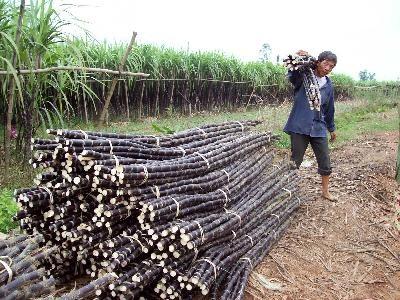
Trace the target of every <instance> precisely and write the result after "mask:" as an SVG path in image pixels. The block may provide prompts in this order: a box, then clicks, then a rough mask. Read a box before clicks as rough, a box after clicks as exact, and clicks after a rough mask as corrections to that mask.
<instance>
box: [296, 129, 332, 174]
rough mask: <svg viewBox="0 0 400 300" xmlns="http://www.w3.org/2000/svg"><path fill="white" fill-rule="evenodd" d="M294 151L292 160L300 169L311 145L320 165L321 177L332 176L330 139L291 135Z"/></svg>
mask: <svg viewBox="0 0 400 300" xmlns="http://www.w3.org/2000/svg"><path fill="white" fill-rule="evenodd" d="M290 142H291V149H292V157H291V159H292V160H293V161H294V162H295V163H296V166H297V168H299V167H300V165H301V163H302V161H303V157H304V153H305V152H306V149H307V147H308V144H311V147H312V149H313V151H314V154H315V157H316V159H317V163H318V173H319V174H320V175H330V174H331V173H332V168H331V160H330V158H329V148H328V139H327V138H326V137H311V136H309V135H304V134H298V133H290Z"/></svg>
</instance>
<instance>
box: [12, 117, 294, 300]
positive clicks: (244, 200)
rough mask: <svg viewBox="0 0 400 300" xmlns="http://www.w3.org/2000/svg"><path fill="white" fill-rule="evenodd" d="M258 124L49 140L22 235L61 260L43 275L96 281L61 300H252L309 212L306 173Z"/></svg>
mask: <svg viewBox="0 0 400 300" xmlns="http://www.w3.org/2000/svg"><path fill="white" fill-rule="evenodd" d="M258 123H259V122H257V121H244V122H226V123H222V124H211V125H206V126H202V127H199V128H194V129H190V130H186V131H182V132H179V133H176V134H172V135H168V136H160V137H157V136H143V135H127V134H113V133H99V132H84V131H78V130H49V133H50V134H53V135H56V137H55V139H35V140H33V145H32V148H33V149H34V150H36V152H35V153H34V156H33V158H32V161H31V163H32V165H33V167H35V168H38V167H41V168H43V171H42V173H41V174H39V175H38V176H37V178H36V179H35V183H36V186H35V187H32V188H28V189H21V190H18V191H16V199H17V202H18V204H19V206H20V208H21V210H20V211H19V212H18V214H17V215H16V217H15V218H16V219H17V220H19V221H20V224H21V228H22V229H24V230H25V231H26V232H27V233H29V234H41V236H42V237H43V240H44V241H43V242H42V244H44V245H46V247H48V248H50V249H54V250H53V252H52V253H51V255H50V257H49V259H48V263H47V264H46V265H45V266H44V267H45V274H46V275H47V276H50V275H51V276H53V277H54V278H56V279H57V280H63V281H68V280H69V279H70V278H72V277H73V276H79V275H88V276H89V278H91V281H90V282H89V283H88V284H87V285H85V286H83V287H82V288H80V289H75V290H74V291H72V292H70V293H68V294H65V295H63V296H62V298H63V299H84V298H102V299H103V298H118V299H134V298H139V297H140V296H143V297H145V298H149V299H153V298H155V299H160V298H161V299H189V298H191V297H192V295H194V294H195V293H199V292H201V293H202V294H204V295H206V294H211V295H213V296H214V297H216V298H218V297H224V299H232V297H231V295H233V294H234V295H236V296H235V299H236V298H238V299H239V298H241V297H242V296H243V291H244V287H245V283H246V281H247V277H248V276H249V273H250V272H251V270H252V269H253V268H254V266H255V265H256V264H257V263H258V262H259V261H260V260H261V259H262V257H263V256H264V255H265V254H266V253H267V252H268V249H269V248H270V246H271V245H272V244H273V242H274V241H276V240H277V239H278V238H279V236H280V235H281V233H282V231H283V230H284V229H285V227H286V226H287V224H288V220H289V219H290V216H291V214H292V212H293V211H294V210H295V209H296V208H297V207H298V206H299V205H300V203H301V198H300V197H299V196H298V195H297V193H298V191H297V190H298V187H297V184H298V180H299V178H298V177H297V174H296V171H294V170H293V168H292V165H291V164H290V163H288V162H280V161H277V159H276V158H275V157H274V153H273V150H272V147H271V144H272V141H273V140H275V139H276V137H275V136H274V135H272V134H271V133H263V134H262V133H250V132H249V129H250V128H251V127H253V126H255V125H257V124H258Z"/></svg>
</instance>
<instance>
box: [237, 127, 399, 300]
mask: <svg viewBox="0 0 400 300" xmlns="http://www.w3.org/2000/svg"><path fill="white" fill-rule="evenodd" d="M397 142H398V134H397V133H395V132H394V133H385V134H376V135H373V136H365V137H362V138H360V139H359V140H358V141H354V142H351V143H348V144H346V145H343V146H341V147H339V148H336V149H334V150H333V151H332V157H331V158H332V165H333V167H334V173H333V174H332V181H331V191H332V193H333V194H334V195H335V196H337V197H338V199H339V201H338V202H337V203H333V202H330V201H327V200H324V199H322V198H321V197H320V178H319V175H318V174H316V166H315V160H314V159H313V157H312V153H311V152H307V155H308V159H309V160H310V161H312V162H313V164H312V165H311V166H309V167H302V168H301V171H300V172H301V174H302V175H303V177H304V179H305V180H304V182H303V183H302V190H303V193H304V194H305V195H306V197H307V198H308V201H307V202H306V203H304V204H302V206H301V207H300V209H299V210H298V211H297V213H296V215H295V216H294V218H293V221H292V223H291V225H290V227H289V228H288V230H287V232H286V233H285V234H284V235H283V237H282V238H281V239H280V240H279V242H278V243H277V244H276V245H275V246H274V247H273V249H272V250H271V251H270V253H269V255H268V256H267V257H266V258H265V259H264V260H263V262H262V263H261V264H260V265H259V266H257V268H256V269H255V272H253V273H252V275H251V277H250V282H249V284H248V288H247V290H246V295H245V299H246V300H250V299H282V300H283V299H285V300H290V299H354V300H355V299H357V300H358V299H359V300H361V299H363V300H367V299H368V300H371V299H400V231H399V230H398V229H396V226H395V225H394V220H395V218H396V216H395V214H396V210H397V212H398V210H399V209H400V208H399V205H400V189H399V186H398V185H397V184H396V182H395V180H394V179H393V177H394V174H395V165H396V153H397ZM397 217H398V216H397ZM260 275H261V276H260Z"/></svg>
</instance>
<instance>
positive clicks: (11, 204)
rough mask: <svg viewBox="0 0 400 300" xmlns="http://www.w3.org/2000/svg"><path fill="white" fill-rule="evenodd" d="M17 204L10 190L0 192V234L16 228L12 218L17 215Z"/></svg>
mask: <svg viewBox="0 0 400 300" xmlns="http://www.w3.org/2000/svg"><path fill="white" fill-rule="evenodd" d="M17 211H18V207H17V203H16V202H15V201H14V198H13V193H12V191H11V190H10V189H1V190H0V232H2V233H7V232H9V231H10V230H11V229H14V228H16V227H17V223H16V222H14V221H13V220H12V217H13V216H14V215H15V214H16V213H17Z"/></svg>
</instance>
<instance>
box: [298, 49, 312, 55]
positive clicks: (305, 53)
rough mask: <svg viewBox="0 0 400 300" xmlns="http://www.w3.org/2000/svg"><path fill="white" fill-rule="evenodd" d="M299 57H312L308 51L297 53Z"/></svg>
mask: <svg viewBox="0 0 400 300" xmlns="http://www.w3.org/2000/svg"><path fill="white" fill-rule="evenodd" d="M296 54H297V55H299V56H310V54H309V53H308V52H307V51H304V50H299V51H297V52H296Z"/></svg>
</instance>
